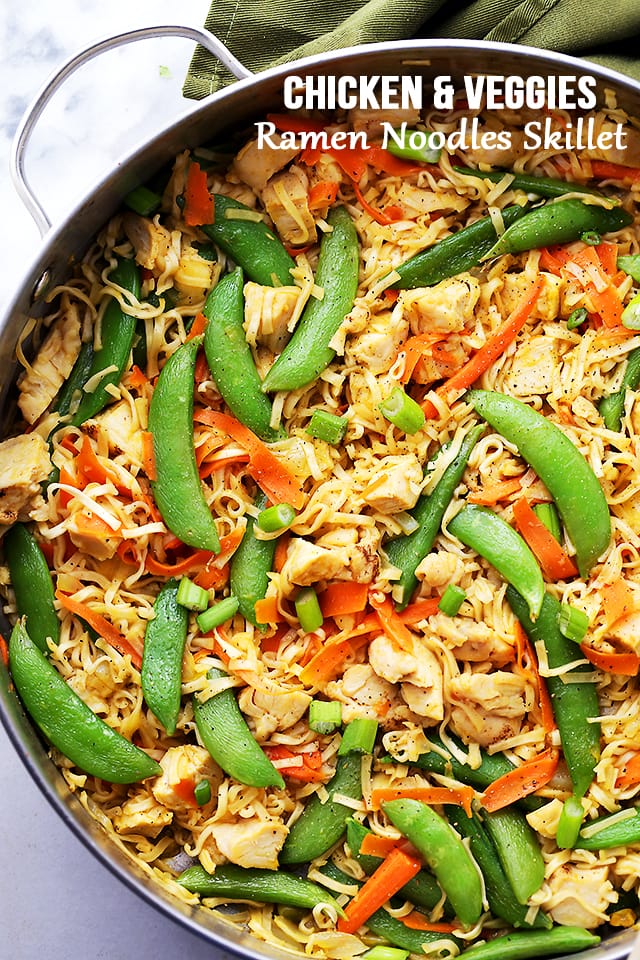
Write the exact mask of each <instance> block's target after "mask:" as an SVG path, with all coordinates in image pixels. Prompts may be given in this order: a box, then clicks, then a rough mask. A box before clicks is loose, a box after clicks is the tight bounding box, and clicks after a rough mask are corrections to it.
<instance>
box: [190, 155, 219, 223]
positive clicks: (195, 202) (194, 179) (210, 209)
mask: <svg viewBox="0 0 640 960" xmlns="http://www.w3.org/2000/svg"><path fill="white" fill-rule="evenodd" d="M184 200H185V203H184V210H183V217H184V222H185V223H186V224H187V226H189V227H199V226H200V225H201V224H203V223H212V222H213V218H214V215H215V206H214V200H213V197H212V196H211V194H210V193H209V187H208V185H207V171H206V170H201V168H200V164H199V163H196V162H195V161H194V160H192V161H191V163H190V164H189V170H188V172H187V182H186V184H185V190H184Z"/></svg>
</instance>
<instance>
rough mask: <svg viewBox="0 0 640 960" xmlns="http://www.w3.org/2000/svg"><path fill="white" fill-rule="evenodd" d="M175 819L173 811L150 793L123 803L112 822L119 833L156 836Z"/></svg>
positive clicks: (139, 795)
mask: <svg viewBox="0 0 640 960" xmlns="http://www.w3.org/2000/svg"><path fill="white" fill-rule="evenodd" d="M172 820H173V813H172V812H171V810H167V808H166V807H163V806H162V804H160V803H158V802H157V800H154V798H153V797H152V796H151V795H150V794H148V793H147V792H146V791H145V792H144V793H141V794H138V795H136V796H134V797H130V798H129V799H128V800H125V802H124V803H123V804H122V809H121V811H120V813H117V814H116V815H115V816H114V817H113V819H112V823H113V826H114V828H115V829H116V831H117V832H118V833H121V834H123V835H125V836H130V835H131V834H136V835H139V836H142V837H152V838H155V837H157V836H158V834H159V833H160V832H161V831H162V830H163V829H164V828H165V827H168V826H169V824H170V823H171V821H172Z"/></svg>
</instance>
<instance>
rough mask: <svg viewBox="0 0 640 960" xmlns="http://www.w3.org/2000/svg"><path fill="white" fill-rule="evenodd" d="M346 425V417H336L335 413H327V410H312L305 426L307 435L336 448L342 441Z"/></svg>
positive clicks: (347, 422)
mask: <svg viewBox="0 0 640 960" xmlns="http://www.w3.org/2000/svg"><path fill="white" fill-rule="evenodd" d="M348 424H349V418H348V417H337V416H336V415H335V413H329V412H328V411H327V410H314V411H313V413H312V414H311V420H310V421H309V425H308V426H307V433H308V434H309V435H310V436H312V437H316V439H318V440H324V441H325V442H326V443H331V444H333V446H336V444H338V443H342V441H343V440H344V435H345V433H346V432H347V426H348Z"/></svg>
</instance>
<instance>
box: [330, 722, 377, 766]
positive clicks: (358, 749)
mask: <svg viewBox="0 0 640 960" xmlns="http://www.w3.org/2000/svg"><path fill="white" fill-rule="evenodd" d="M377 732H378V721H377V720H371V719H370V718H369V717H356V718H355V720H352V721H351V723H348V724H347V726H346V727H345V728H344V733H343V734H342V741H341V743H340V746H339V747H338V756H339V757H344V756H345V754H347V753H373V745H374V743H375V742H376V734H377Z"/></svg>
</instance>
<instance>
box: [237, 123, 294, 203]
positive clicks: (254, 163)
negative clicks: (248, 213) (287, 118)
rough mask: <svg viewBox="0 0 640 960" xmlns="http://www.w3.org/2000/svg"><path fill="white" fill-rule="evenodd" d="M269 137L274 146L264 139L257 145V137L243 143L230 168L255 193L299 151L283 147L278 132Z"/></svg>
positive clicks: (260, 190)
mask: <svg viewBox="0 0 640 960" xmlns="http://www.w3.org/2000/svg"><path fill="white" fill-rule="evenodd" d="M269 139H270V140H271V141H272V142H273V143H274V144H276V146H271V144H269V143H268V142H266V141H265V142H264V143H263V144H261V145H259V144H258V140H257V139H255V140H249V142H248V143H245V145H244V147H243V148H242V150H241V151H240V152H239V153H238V155H237V156H236V158H235V160H234V161H233V166H232V168H231V169H232V170H233V172H234V173H235V175H236V176H237V177H239V178H240V180H243V181H244V182H245V183H248V184H249V186H250V187H252V188H253V190H255V192H256V193H261V192H262V191H263V190H264V188H265V187H266V185H267V181H268V180H270V179H271V177H272V176H273V175H274V173H277V172H278V171H279V170H282V168H283V167H286V166H287V164H288V163H289V162H290V161H291V160H293V158H294V157H296V156H297V155H298V154H299V152H300V150H299V149H298V147H283V146H282V136H281V135H280V134H279V133H274V134H273V135H272V136H270V137H269Z"/></svg>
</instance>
